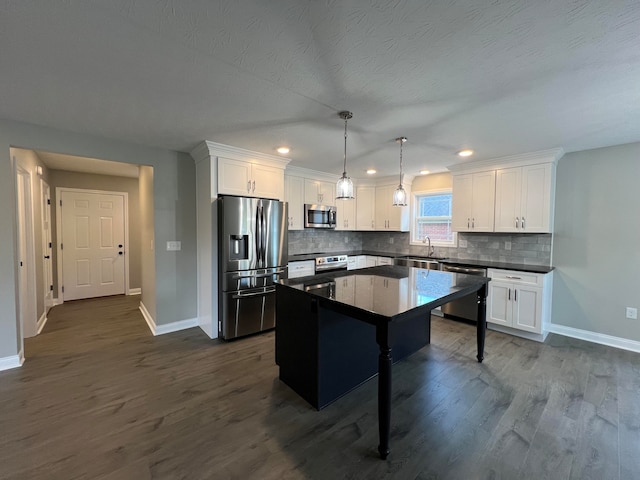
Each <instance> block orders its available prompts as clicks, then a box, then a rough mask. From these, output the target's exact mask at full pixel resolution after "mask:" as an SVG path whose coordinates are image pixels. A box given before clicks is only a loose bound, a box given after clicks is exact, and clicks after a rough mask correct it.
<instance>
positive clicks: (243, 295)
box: [232, 287, 276, 300]
mask: <svg viewBox="0 0 640 480" xmlns="http://www.w3.org/2000/svg"><path fill="white" fill-rule="evenodd" d="M275 291H276V287H273V288H265V289H264V290H263V291H260V292H252V293H238V294H235V295H233V296H232V298H233V299H234V300H238V299H242V298H250V297H259V296H261V295H262V296H264V295H269V294H270V293H273V292H275Z"/></svg>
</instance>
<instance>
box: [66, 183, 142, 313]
mask: <svg viewBox="0 0 640 480" xmlns="http://www.w3.org/2000/svg"><path fill="white" fill-rule="evenodd" d="M62 192H73V193H93V194H97V195H122V196H123V197H124V294H125V295H130V293H129V193H128V192H112V191H109V190H89V189H85V188H71V187H56V250H57V273H58V302H57V303H64V293H63V292H62V286H63V281H64V279H63V278H62V270H63V268H62V262H63V261H64V258H63V249H62V248H60V245H62V242H61V241H60V239H61V238H62V212H61V211H60V206H61V205H60V202H61V201H62V200H61V199H62Z"/></svg>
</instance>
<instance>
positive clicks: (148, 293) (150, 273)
mask: <svg viewBox="0 0 640 480" xmlns="http://www.w3.org/2000/svg"><path fill="white" fill-rule="evenodd" d="M138 180H139V192H140V240H141V241H140V255H141V257H140V260H141V262H140V267H141V274H142V299H141V301H142V303H144V306H145V308H146V309H147V311H148V312H149V313H150V314H151V316H152V317H153V318H157V315H156V264H155V236H154V221H155V220H154V213H153V168H151V167H146V166H141V167H140V177H139V179H138Z"/></svg>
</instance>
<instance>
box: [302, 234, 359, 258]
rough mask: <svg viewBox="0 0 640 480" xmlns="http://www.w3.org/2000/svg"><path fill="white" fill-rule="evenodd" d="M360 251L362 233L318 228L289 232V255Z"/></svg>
mask: <svg viewBox="0 0 640 480" xmlns="http://www.w3.org/2000/svg"><path fill="white" fill-rule="evenodd" d="M362 249H363V247H362V232H342V231H336V230H322V229H320V228H307V229H305V230H294V231H291V232H289V255H297V254H299V253H324V252H327V253H331V252H339V251H345V250H362Z"/></svg>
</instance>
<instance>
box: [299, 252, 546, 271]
mask: <svg viewBox="0 0 640 480" xmlns="http://www.w3.org/2000/svg"><path fill="white" fill-rule="evenodd" d="M328 255H373V256H377V257H391V258H400V257H413V258H422V257H420V256H419V255H415V256H412V255H411V254H408V253H391V252H380V251H371V250H343V251H339V252H316V253H302V254H298V255H289V261H290V262H295V261H300V260H314V259H315V258H316V257H322V256H328ZM433 260H436V261H438V262H440V263H446V264H447V265H460V266H468V267H485V268H500V269H502V270H515V271H518V272H531V273H549V272H551V271H552V270H553V267H550V266H545V265H527V264H524V263H509V262H492V261H490V260H467V259H460V258H433Z"/></svg>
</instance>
